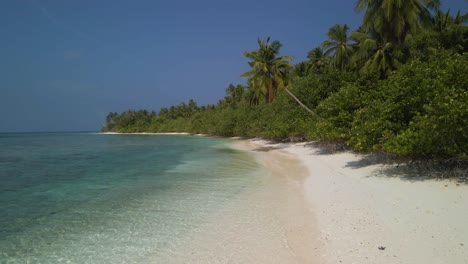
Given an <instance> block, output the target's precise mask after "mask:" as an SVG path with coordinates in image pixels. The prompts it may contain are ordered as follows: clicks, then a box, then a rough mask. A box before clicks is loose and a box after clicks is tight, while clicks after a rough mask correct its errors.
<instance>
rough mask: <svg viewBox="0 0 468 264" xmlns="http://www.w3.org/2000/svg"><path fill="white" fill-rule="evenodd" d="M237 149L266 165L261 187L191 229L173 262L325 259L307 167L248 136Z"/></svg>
mask: <svg viewBox="0 0 468 264" xmlns="http://www.w3.org/2000/svg"><path fill="white" fill-rule="evenodd" d="M234 148H237V149H241V150H244V151H248V152H251V153H252V154H254V157H256V158H257V159H258V162H259V163H260V164H261V165H262V167H263V169H262V172H261V173H262V176H261V177H260V181H261V182H259V184H258V186H259V187H258V188H254V189H252V190H249V191H247V192H244V193H242V194H241V195H239V196H238V197H236V198H235V199H233V200H232V201H231V202H230V203H229V204H227V205H226V206H224V207H223V209H222V211H221V212H218V213H216V215H215V216H214V217H213V219H210V220H208V221H206V222H205V223H204V224H203V225H202V226H200V227H199V228H198V229H197V230H195V232H193V233H192V234H190V236H191V239H190V241H191V242H190V243H189V245H184V246H183V247H184V250H181V251H180V252H176V253H174V258H173V259H172V261H171V263H187V261H189V263H278V264H279V263H285V264H287V263H323V262H322V261H321V255H322V252H320V250H319V249H320V248H322V247H323V246H321V245H320V243H321V242H320V241H319V239H318V238H319V232H318V229H317V225H316V223H315V219H314V216H313V214H312V210H311V209H312V208H311V207H310V205H309V204H308V203H307V202H306V196H305V192H304V188H303V186H304V182H305V180H306V176H307V170H306V168H305V167H304V166H303V165H302V164H301V162H300V161H299V160H298V159H295V158H294V156H293V155H292V154H290V153H287V152H282V151H271V152H270V151H263V150H262V149H261V148H260V147H259V145H257V144H255V143H251V142H249V141H238V142H236V143H234Z"/></svg>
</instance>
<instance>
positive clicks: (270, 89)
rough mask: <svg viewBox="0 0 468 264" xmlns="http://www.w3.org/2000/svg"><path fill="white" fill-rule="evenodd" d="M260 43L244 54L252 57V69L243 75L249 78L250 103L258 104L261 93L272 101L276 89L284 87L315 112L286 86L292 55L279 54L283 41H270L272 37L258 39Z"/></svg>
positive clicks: (307, 109) (297, 100)
mask: <svg viewBox="0 0 468 264" xmlns="http://www.w3.org/2000/svg"><path fill="white" fill-rule="evenodd" d="M258 45H259V48H258V49H257V50H254V51H251V52H245V53H244V56H246V57H247V58H249V59H251V61H250V62H249V65H250V67H251V68H252V69H251V70H249V71H246V72H244V73H243V74H242V75H241V76H242V77H247V78H249V80H248V84H249V87H250V89H249V91H248V93H247V96H248V97H249V101H250V104H251V105H252V104H258V103H259V99H260V94H264V95H265V99H266V102H269V103H271V102H273V100H274V99H275V96H276V91H277V90H278V89H279V88H282V89H284V90H285V91H286V93H287V94H288V95H290V96H291V97H292V98H293V99H294V100H295V101H296V102H297V103H298V104H299V105H301V106H302V107H303V108H304V109H305V110H306V111H308V112H309V113H311V114H313V112H312V111H311V110H310V109H309V108H307V106H305V105H304V104H303V103H302V102H301V101H300V100H299V99H298V98H297V97H296V96H294V94H292V93H291V92H290V91H289V90H288V88H287V86H286V83H287V77H288V73H289V71H290V69H291V64H290V61H291V60H292V56H289V55H283V56H278V53H279V50H280V48H281V43H280V42H279V41H273V42H272V43H270V37H268V38H267V39H266V40H263V39H258Z"/></svg>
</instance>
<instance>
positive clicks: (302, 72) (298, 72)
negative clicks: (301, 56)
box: [292, 61, 313, 77]
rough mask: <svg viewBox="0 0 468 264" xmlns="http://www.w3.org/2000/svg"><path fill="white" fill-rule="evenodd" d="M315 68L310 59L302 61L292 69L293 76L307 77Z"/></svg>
mask: <svg viewBox="0 0 468 264" xmlns="http://www.w3.org/2000/svg"><path fill="white" fill-rule="evenodd" d="M312 68H313V65H312V64H310V63H309V62H308V61H301V62H299V63H297V64H295V65H294V67H293V69H292V75H293V77H305V76H307V75H309V73H310V72H311V70H312Z"/></svg>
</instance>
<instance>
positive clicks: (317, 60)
mask: <svg viewBox="0 0 468 264" xmlns="http://www.w3.org/2000/svg"><path fill="white" fill-rule="evenodd" d="M307 58H308V59H309V62H310V64H311V65H312V68H313V69H314V71H315V72H316V73H321V72H322V70H323V68H324V67H325V66H326V65H327V64H328V63H329V57H328V56H325V53H324V51H323V49H322V48H321V47H316V48H314V49H313V50H311V51H309V52H308V53H307Z"/></svg>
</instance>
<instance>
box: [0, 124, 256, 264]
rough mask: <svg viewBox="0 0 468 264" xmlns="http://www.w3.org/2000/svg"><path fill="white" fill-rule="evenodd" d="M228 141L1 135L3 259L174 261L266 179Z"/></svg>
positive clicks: (0, 235) (252, 160)
mask: <svg viewBox="0 0 468 264" xmlns="http://www.w3.org/2000/svg"><path fill="white" fill-rule="evenodd" d="M231 143H232V141H230V140H227V139H213V138H205V137H194V136H180V135H177V136H174V135H121V134H118V135H110V134H100V133H16V134H14V133H10V134H0V263H147V262H152V263H171V260H172V259H175V258H176V257H177V256H178V255H180V254H186V252H184V250H185V248H184V245H188V244H190V243H196V241H195V242H193V241H192V242H191V239H193V237H194V234H196V233H197V230H200V228H202V226H203V225H204V224H205V223H206V222H207V221H208V220H209V219H213V218H216V217H217V216H218V215H219V214H222V212H223V208H225V206H226V205H228V204H231V203H233V202H235V201H236V199H238V198H239V197H241V196H242V195H243V194H245V193H248V192H252V191H253V190H254V189H255V188H256V186H259V185H261V184H262V181H263V180H264V179H262V177H261V176H260V175H262V170H263V168H262V167H261V166H260V165H259V163H257V161H256V160H255V158H254V157H253V155H252V154H250V153H248V152H244V151H239V150H235V149H233V148H231V147H230V146H229V144H231Z"/></svg>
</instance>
